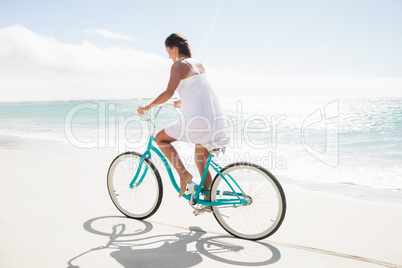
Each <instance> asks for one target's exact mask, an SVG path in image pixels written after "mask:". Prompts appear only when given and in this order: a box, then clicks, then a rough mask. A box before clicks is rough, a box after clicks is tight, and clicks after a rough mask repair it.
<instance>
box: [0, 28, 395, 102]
mask: <svg viewBox="0 0 402 268" xmlns="http://www.w3.org/2000/svg"><path fill="white" fill-rule="evenodd" d="M170 66H171V61H170V59H168V58H167V56H166V57H162V56H159V55H155V54H150V53H145V52H143V51H138V50H135V49H131V48H121V47H109V48H105V49H101V48H98V47H97V46H96V45H94V44H92V43H90V42H87V41H84V42H83V43H82V44H79V45H75V44H65V43H60V42H58V41H57V40H55V39H54V38H52V37H47V36H41V35H38V34H36V33H34V32H32V31H30V30H28V29H26V28H25V27H23V26H21V25H15V26H12V27H8V28H3V29H0V102H4V101H36V100H68V99H101V98H104V99H109V98H138V97H151V98H152V97H156V96H157V95H158V94H159V93H160V92H162V91H163V90H165V88H166V85H167V82H168V79H169V70H170ZM206 67H207V72H208V77H209V78H210V81H211V83H212V85H213V87H214V89H215V91H216V93H217V94H218V95H219V96H221V97H239V98H241V97H244V96H253V95H259V96H262V97H263V98H269V97H270V96H274V95H350V94H352V95H398V96H400V95H401V94H402V90H401V89H402V79H398V78H370V79H366V78H275V77H267V76H266V75H264V74H255V73H247V72H244V71H239V70H237V71H236V70H222V69H213V68H208V66H206Z"/></svg>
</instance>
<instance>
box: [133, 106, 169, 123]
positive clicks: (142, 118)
mask: <svg viewBox="0 0 402 268" xmlns="http://www.w3.org/2000/svg"><path fill="white" fill-rule="evenodd" d="M163 107H172V108H173V107H174V104H173V103H163V104H161V105H158V106H155V107H153V108H154V109H156V108H158V110H157V111H156V113H155V116H154V117H153V118H151V117H148V118H144V117H143V116H144V115H146V114H147V113H148V111H149V110H148V111H146V112H145V113H144V114H143V115H141V114H138V115H139V116H140V118H141V120H142V121H150V120H151V119H155V118H156V117H157V116H158V114H159V112H160V111H161V110H162V108H163Z"/></svg>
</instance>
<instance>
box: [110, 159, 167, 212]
mask: <svg viewBox="0 0 402 268" xmlns="http://www.w3.org/2000/svg"><path fill="white" fill-rule="evenodd" d="M140 159H141V154H139V153H137V152H125V153H122V154H120V155H119V156H117V157H116V158H115V159H114V160H113V161H112V163H111V164H110V167H109V170H108V174H107V187H108V192H109V196H110V198H111V199H112V202H113V204H114V205H115V206H116V208H117V209H118V210H119V211H120V212H121V213H123V214H124V215H126V216H127V217H129V218H134V219H138V220H142V219H146V218H148V217H150V216H152V215H153V214H154V213H155V212H156V211H157V210H158V208H159V206H160V204H161V202H162V196H163V186H162V180H161V176H160V174H159V171H158V170H157V169H156V167H155V166H154V164H153V163H152V162H151V160H150V159H148V158H145V161H144V162H143V168H142V170H144V168H145V166H147V167H148V170H147V174H146V176H145V178H144V180H143V181H142V183H141V184H140V185H139V186H135V187H133V188H131V187H130V183H131V180H132V179H133V177H134V175H135V173H136V171H137V168H138V165H139V162H140ZM141 174H142V172H141Z"/></svg>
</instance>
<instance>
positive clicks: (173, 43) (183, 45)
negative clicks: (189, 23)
mask: <svg viewBox="0 0 402 268" xmlns="http://www.w3.org/2000/svg"><path fill="white" fill-rule="evenodd" d="M165 46H166V47H169V48H173V47H177V48H178V49H179V52H180V54H182V55H184V56H187V57H189V58H191V49H190V44H189V43H188V40H187V38H186V37H185V36H184V35H182V34H179V33H172V34H171V35H169V36H168V37H167V38H166V40H165Z"/></svg>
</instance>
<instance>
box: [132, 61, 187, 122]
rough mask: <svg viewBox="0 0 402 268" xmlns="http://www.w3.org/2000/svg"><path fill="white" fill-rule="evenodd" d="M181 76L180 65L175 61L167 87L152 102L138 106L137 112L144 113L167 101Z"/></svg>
mask: <svg viewBox="0 0 402 268" xmlns="http://www.w3.org/2000/svg"><path fill="white" fill-rule="evenodd" d="M181 77H182V65H181V64H180V62H178V61H177V62H175V63H174V64H173V65H172V68H171V69H170V79H169V83H168V86H167V89H166V90H165V91H163V92H162V93H161V94H160V95H159V96H158V97H157V98H156V99H155V100H154V101H153V102H151V103H150V104H148V105H147V106H145V107H144V106H140V107H139V108H138V110H137V112H138V113H139V114H141V115H143V114H145V113H146V112H147V111H148V110H149V109H151V108H152V107H155V106H158V105H160V104H162V103H164V102H166V101H168V100H169V99H170V98H171V97H172V96H173V94H174V92H175V91H176V88H177V86H178V85H179V83H180V80H181Z"/></svg>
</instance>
